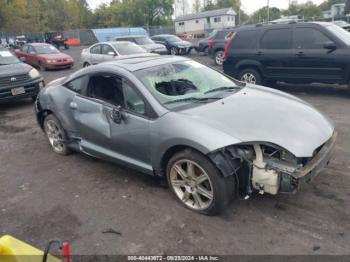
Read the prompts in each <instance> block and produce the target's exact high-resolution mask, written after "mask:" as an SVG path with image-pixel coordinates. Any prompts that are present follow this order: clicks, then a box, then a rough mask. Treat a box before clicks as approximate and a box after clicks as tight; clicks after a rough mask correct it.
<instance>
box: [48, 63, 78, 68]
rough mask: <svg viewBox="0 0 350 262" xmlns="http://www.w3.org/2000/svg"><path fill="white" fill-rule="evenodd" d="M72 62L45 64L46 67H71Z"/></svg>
mask: <svg viewBox="0 0 350 262" xmlns="http://www.w3.org/2000/svg"><path fill="white" fill-rule="evenodd" d="M73 65H74V63H72V62H70V63H57V64H45V67H46V68H47V69H62V68H70V67H73Z"/></svg>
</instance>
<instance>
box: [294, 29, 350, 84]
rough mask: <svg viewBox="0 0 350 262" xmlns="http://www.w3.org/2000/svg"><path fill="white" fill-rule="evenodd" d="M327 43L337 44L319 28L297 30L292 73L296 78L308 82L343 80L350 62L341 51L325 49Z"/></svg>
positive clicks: (295, 32)
mask: <svg viewBox="0 0 350 262" xmlns="http://www.w3.org/2000/svg"><path fill="white" fill-rule="evenodd" d="M327 43H333V44H334V45H335V46H336V43H335V42H334V41H332V39H331V38H330V37H329V36H327V34H326V33H324V32H322V31H321V30H319V29H318V28H314V27H309V26H298V27H296V28H295V31H294V44H293V45H294V50H295V51H294V52H295V58H294V59H293V63H292V67H293V69H292V72H293V74H294V75H295V77H296V78H298V79H301V80H303V81H307V82H328V81H330V82H338V81H341V80H342V79H343V76H344V73H345V70H346V67H347V64H348V61H347V59H345V58H344V57H343V54H342V51H341V50H340V49H334V50H330V49H327V48H325V45H326V44H327Z"/></svg>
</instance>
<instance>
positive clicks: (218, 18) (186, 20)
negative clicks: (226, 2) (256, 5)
mask: <svg viewBox="0 0 350 262" xmlns="http://www.w3.org/2000/svg"><path fill="white" fill-rule="evenodd" d="M235 25H236V12H235V11H233V9H232V8H224V9H218V10H212V11H205V12H201V13H198V14H191V15H184V16H179V17H177V18H176V19H175V30H176V34H203V33H205V32H206V31H210V30H213V29H223V28H228V27H234V26H235Z"/></svg>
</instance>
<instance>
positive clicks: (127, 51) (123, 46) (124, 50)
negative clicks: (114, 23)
mask: <svg viewBox="0 0 350 262" xmlns="http://www.w3.org/2000/svg"><path fill="white" fill-rule="evenodd" d="M113 46H114V48H115V49H116V50H117V51H118V53H119V54H120V55H136V54H144V53H147V52H146V51H145V50H144V49H143V48H142V47H139V46H138V45H136V44H134V43H132V42H117V43H114V44H113Z"/></svg>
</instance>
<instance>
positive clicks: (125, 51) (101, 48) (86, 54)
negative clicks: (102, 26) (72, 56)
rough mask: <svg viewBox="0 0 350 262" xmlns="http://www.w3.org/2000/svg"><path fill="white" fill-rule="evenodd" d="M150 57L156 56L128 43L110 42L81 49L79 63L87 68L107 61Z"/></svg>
mask: <svg viewBox="0 0 350 262" xmlns="http://www.w3.org/2000/svg"><path fill="white" fill-rule="evenodd" d="M152 56H156V54H151V53H148V52H147V51H145V50H144V49H143V48H141V47H139V46H138V45H136V44H135V43H132V42H128V41H118V42H113V41H112V42H102V43H97V44H94V45H92V46H90V47H89V48H86V49H83V51H82V52H81V63H82V65H83V67H88V66H90V65H96V64H99V63H103V62H107V61H113V60H119V59H125V58H132V57H152Z"/></svg>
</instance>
